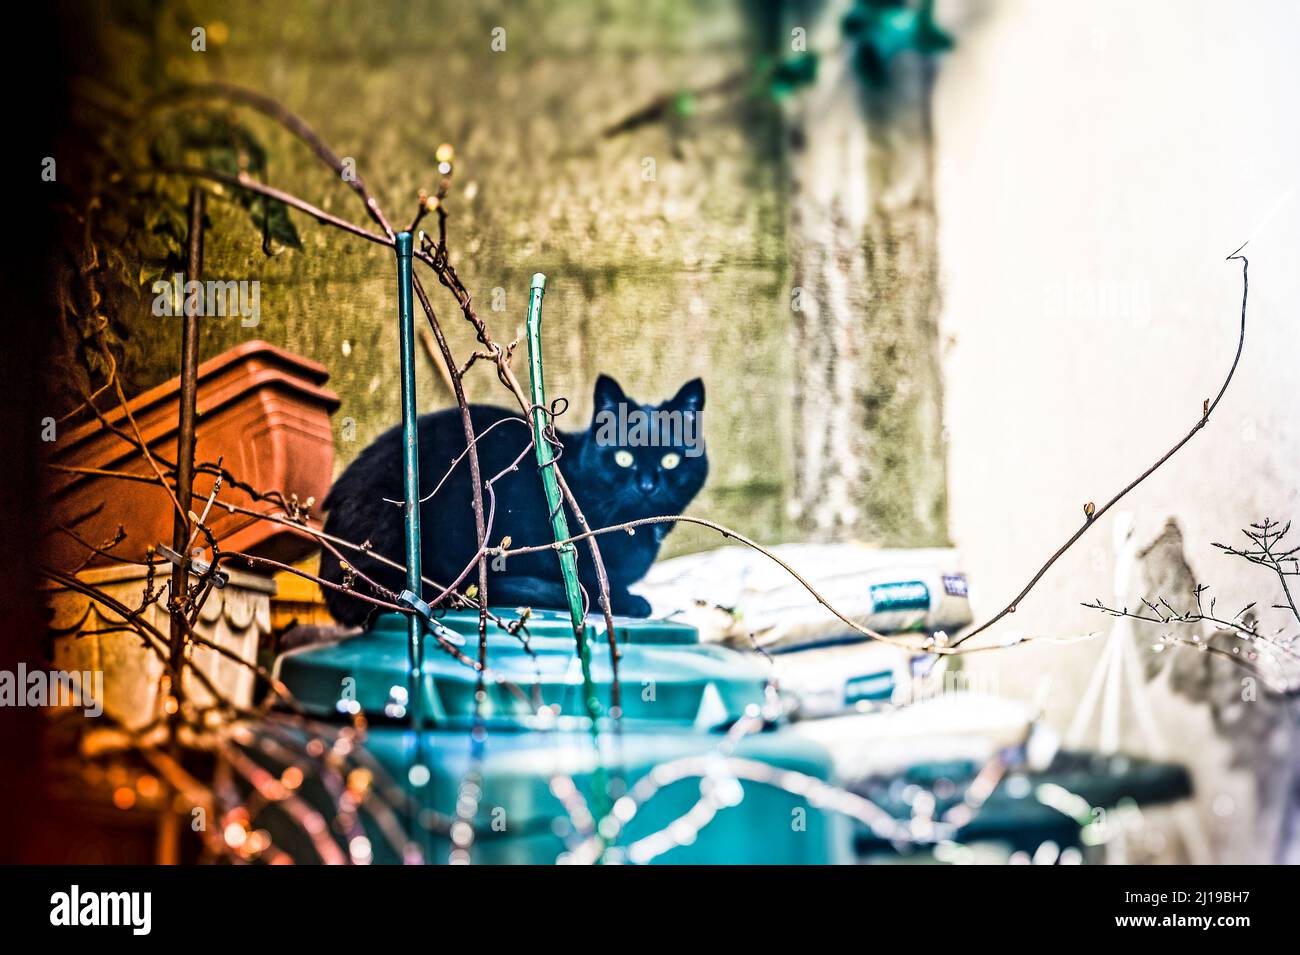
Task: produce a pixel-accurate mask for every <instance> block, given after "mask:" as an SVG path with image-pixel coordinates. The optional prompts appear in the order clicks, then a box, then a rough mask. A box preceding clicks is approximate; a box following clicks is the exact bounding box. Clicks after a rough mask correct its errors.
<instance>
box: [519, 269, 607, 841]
mask: <svg viewBox="0 0 1300 955" xmlns="http://www.w3.org/2000/svg"><path fill="white" fill-rule="evenodd" d="M545 291H546V276H545V275H543V274H542V273H541V272H538V273H537V274H535V275H534V276H533V284H532V289H531V290H530V292H529V295H528V321H527V324H526V325H525V333H526V335H527V337H528V378H529V383H530V385H531V395H532V402H533V410H532V417H533V446H534V448H535V450H536V454H537V467H538V469H539V470H540V471H541V472H542V488H543V490H544V491H545V492H546V506H547V507H549V508H550V510H551V533H552V534H553V535H554V537H555V541H556V543H559V542H560V541H567V540H568V539H569V536H570V535H569V521H568V519H567V518H566V517H565V516H564V506H563V505H564V502H563V500H562V498H561V497H560V482H559V481H558V480H557V479H556V477H555V449H554V448H553V447H551V443H550V442H549V441H547V440H546V430H547V427H548V421H547V417H548V414H547V407H546V385H545V382H544V381H543V378H542V294H543V293H544V292H545ZM559 557H560V573H561V574H562V575H563V577H564V595H565V597H566V598H567V600H568V603H569V620H570V621H571V622H572V624H573V636H574V639H575V640H576V641H577V643H578V660H579V662H580V664H581V666H582V694H583V699H584V701H585V703H586V709H587V715H588V716H589V717H590V718H591V735H592V739H593V740H594V741H597V749H596V760H597V762H596V772H595V773H594V774H593V776H592V784H593V786H594V787H595V789H596V790H597V791H596V792H595V793H594V794H593V795H594V797H595V803H596V806H597V817H598V818H599V817H600V816H603V815H604V814H605V812H606V811H607V810H608V798H609V794H608V792H607V791H606V785H605V774H604V771H603V770H602V769H601V766H600V748H599V742H598V733H599V728H598V726H597V723H598V721H599V720H600V715H601V706H600V698H599V697H598V696H597V694H596V684H595V682H594V681H593V680H592V678H591V645H590V644H589V643H588V642H587V619H586V615H585V614H584V613H583V609H582V589H581V587H579V586H578V552H577V549H576V548H575V547H574V545H573V544H572V543H566V544H561V545H560V547H559Z"/></svg>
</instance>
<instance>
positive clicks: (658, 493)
mask: <svg viewBox="0 0 1300 955" xmlns="http://www.w3.org/2000/svg"><path fill="white" fill-rule="evenodd" d="M594 407H595V410H594V413H593V415H592V421H591V429H590V431H589V432H588V433H587V437H586V440H585V441H584V446H583V453H582V461H581V464H582V471H583V475H584V477H585V479H586V481H585V484H586V486H587V492H588V496H589V497H590V498H591V499H592V503H593V505H594V506H595V507H596V508H599V510H600V511H601V512H602V513H604V514H606V515H616V514H621V515H631V514H635V515H639V516H653V515H660V514H674V513H677V512H678V511H680V510H681V509H683V508H685V507H686V505H687V504H688V503H690V501H691V499H692V498H693V497H695V495H696V494H697V493H698V492H699V490H700V488H701V487H703V486H704V479H705V477H706V476H707V475H708V472H709V464H708V457H707V455H706V454H705V451H704V434H703V431H702V424H703V417H704V416H703V413H702V412H703V411H704V383H703V382H702V381H700V379H698V378H696V379H694V380H693V381H688V382H687V383H686V384H684V385H682V387H681V390H680V391H678V392H677V394H676V395H674V396H673V397H672V398H670V399H669V400H668V401H665V402H663V404H659V405H642V404H638V403H637V402H635V401H632V400H631V399H630V398H628V397H627V395H625V394H624V393H623V389H622V388H620V387H619V385H618V383H617V382H616V381H614V379H613V378H610V377H608V376H606V375H601V376H600V378H599V379H597V381H596V390H595V403H594Z"/></svg>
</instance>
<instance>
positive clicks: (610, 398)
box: [592, 375, 627, 413]
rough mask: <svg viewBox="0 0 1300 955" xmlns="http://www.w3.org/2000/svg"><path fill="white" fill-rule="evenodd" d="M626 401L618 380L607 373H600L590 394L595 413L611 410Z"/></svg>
mask: <svg viewBox="0 0 1300 955" xmlns="http://www.w3.org/2000/svg"><path fill="white" fill-rule="evenodd" d="M626 401H627V395H625V394H623V389H622V388H620V387H619V386H618V382H617V381H615V380H614V379H613V378H611V377H609V375H601V376H600V377H599V378H597V379H596V390H595V392H594V394H593V396H592V408H593V409H594V410H595V412H596V413H599V412H601V411H613V410H615V409H616V408H617V407H618V406H619V405H620V404H622V403H624V402H626Z"/></svg>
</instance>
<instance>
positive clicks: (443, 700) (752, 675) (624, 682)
mask: <svg viewBox="0 0 1300 955" xmlns="http://www.w3.org/2000/svg"><path fill="white" fill-rule="evenodd" d="M501 615H502V616H503V617H505V619H513V618H514V617H515V614H514V613H513V612H512V611H504V612H502V613H501ZM437 619H438V622H439V623H440V624H441V625H442V626H444V627H446V628H448V630H450V631H453V632H454V633H455V634H456V635H458V636H461V637H463V638H464V645H463V646H462V647H461V648H460V649H461V652H462V653H463V654H464V655H465V656H467V657H470V658H471V659H476V658H477V656H478V614H476V613H473V612H469V611H458V612H450V613H446V614H443V615H441V616H439V617H438V618H437ZM615 636H616V637H617V638H618V642H619V654H620V659H619V664H618V676H619V687H620V691H621V700H620V702H621V707H622V714H623V723H624V724H625V725H627V724H635V723H638V722H645V723H652V724H656V725H659V726H664V725H676V726H691V727H696V728H699V729H713V728H715V727H718V726H725V725H727V724H729V723H732V722H734V721H735V720H736V719H739V718H740V716H741V715H743V713H744V712H745V709H746V708H747V707H748V706H750V705H754V704H760V705H761V704H762V703H763V701H764V698H765V693H766V686H767V676H768V673H767V670H766V669H765V668H764V666H763V665H762V664H761V662H759V661H758V660H757V659H755V658H754V657H753V656H752V655H750V654H745V653H741V652H738V651H735V650H729V649H727V648H724V647H719V646H715V645H712V644H700V643H698V642H696V641H697V634H696V632H695V629H694V628H693V627H688V626H686V625H684V624H679V623H671V622H667V621H653V620H637V619H631V618H618V617H616V618H615ZM487 639H488V649H487V660H488V668H489V671H490V672H489V675H488V677H487V679H486V681H485V688H486V690H487V699H486V701H485V702H484V704H483V707H482V710H481V713H482V716H483V717H484V719H486V720H487V721H488V722H489V724H490V725H491V726H493V727H496V728H508V727H515V728H519V729H537V728H546V727H555V728H565V727H566V726H572V725H577V724H584V725H585V723H586V709H585V707H584V705H583V701H582V671H581V667H580V664H579V659H578V653H577V646H576V642H575V640H574V639H573V631H572V628H571V627H570V624H569V618H568V615H567V614H564V613H559V612H555V611H535V612H534V613H533V615H532V616H531V617H530V619H529V621H528V625H527V630H526V632H523V631H521V632H520V633H519V634H518V635H512V634H509V633H506V632H504V631H503V630H502V629H501V628H500V627H498V626H496V625H495V624H491V623H490V624H489V630H488V638H487ZM587 640H588V642H589V645H590V647H591V670H592V678H593V681H594V682H595V683H596V686H597V691H598V695H599V698H600V701H601V704H602V706H603V707H604V709H605V710H606V712H608V709H609V707H610V705H611V702H612V692H611V691H612V684H613V671H612V668H611V666H610V658H609V656H610V655H609V644H608V640H607V638H606V637H605V633H604V625H603V621H600V618H591V619H589V620H588V623H587ZM408 672H409V663H408V657H407V646H406V618H405V617H404V616H402V615H401V614H388V615H385V616H383V617H380V618H379V619H378V620H377V621H376V624H375V626H374V627H373V628H372V629H371V630H369V631H367V632H366V633H363V634H361V635H359V636H356V637H352V638H350V639H348V640H344V641H342V642H340V643H335V644H327V645H324V646H315V647H308V648H304V649H303V650H298V651H291V652H289V653H286V654H284V655H283V656H281V657H280V659H279V661H278V663H277V673H278V676H279V678H280V680H282V681H283V682H284V683H285V684H286V686H287V687H288V689H289V690H290V692H292V693H293V695H294V697H295V698H296V699H297V700H298V702H299V703H300V704H301V705H302V706H303V708H304V709H306V710H307V711H308V712H311V713H313V714H315V715H319V716H326V715H340V714H350V713H365V714H366V716H367V717H368V718H370V719H371V720H372V721H373V720H380V721H382V720H391V721H402V720H405V719H407V712H408V699H407V697H408V687H409V686H410V680H409V678H408ZM423 674H424V680H423V681H422V686H423V692H424V700H423V705H422V707H421V711H422V712H423V713H424V714H425V715H426V717H427V719H428V721H429V723H430V724H431V725H434V726H439V727H454V726H468V725H469V724H470V722H471V721H472V720H473V715H474V697H475V693H476V691H477V688H478V673H477V671H476V670H475V669H473V668H472V667H470V666H468V665H466V664H465V663H464V662H462V661H460V660H458V659H456V658H455V657H454V656H453V655H452V654H450V653H448V652H447V651H446V650H445V649H443V648H442V647H441V646H440V645H439V643H438V641H437V640H436V639H434V638H433V637H432V636H429V637H426V639H425V660H424V668H423ZM539 706H540V707H542V708H544V709H543V711H542V713H541V714H540V715H539V714H538V709H539Z"/></svg>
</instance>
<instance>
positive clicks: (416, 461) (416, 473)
mask: <svg viewBox="0 0 1300 955" xmlns="http://www.w3.org/2000/svg"><path fill="white" fill-rule="evenodd" d="M411 245H412V243H411V233H409V232H399V233H398V234H397V237H396V244H395V248H396V250H397V327H398V342H399V349H400V355H401V366H402V482H403V492H404V497H405V504H404V510H405V517H406V527H405V531H406V589H407V591H408V593H406V594H403V595H402V596H403V597H404V598H407V599H406V600H404V601H403V603H407V604H408V605H412V606H413V609H414V602H415V601H418V600H419V599H420V597H421V595H422V594H423V587H422V586H421V569H420V437H419V433H418V420H417V415H416V406H415V311H414V309H413V308H412V307H411ZM406 622H407V634H408V644H409V646H408V651H409V655H410V663H411V696H410V700H409V703H410V706H411V718H412V720H413V721H414V725H416V726H418V725H419V720H420V712H419V711H420V698H421V696H422V694H421V692H420V672H421V670H422V669H423V666H424V648H423V643H422V637H423V633H424V622H423V620H421V618H420V615H419V614H418V613H412V614H408V615H407V618H406Z"/></svg>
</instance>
